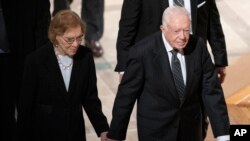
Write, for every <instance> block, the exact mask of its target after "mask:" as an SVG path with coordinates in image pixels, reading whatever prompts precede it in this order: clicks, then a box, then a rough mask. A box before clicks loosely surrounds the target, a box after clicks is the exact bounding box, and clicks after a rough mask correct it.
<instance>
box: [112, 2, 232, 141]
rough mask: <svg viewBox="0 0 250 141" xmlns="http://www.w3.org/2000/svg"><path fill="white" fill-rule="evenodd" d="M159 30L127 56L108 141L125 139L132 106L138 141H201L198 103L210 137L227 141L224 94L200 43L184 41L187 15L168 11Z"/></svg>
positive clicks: (193, 38) (172, 9) (190, 37)
mask: <svg viewBox="0 0 250 141" xmlns="http://www.w3.org/2000/svg"><path fill="white" fill-rule="evenodd" d="M160 29H161V31H162V32H157V33H155V34H153V35H151V36H149V37H147V38H145V39H143V40H141V41H140V42H138V43H136V44H135V46H134V47H133V48H132V49H131V51H130V54H129V61H128V67H127V69H126V72H125V74H124V76H123V79H122V81H121V83H120V85H119V89H118V93H117V96H116V98H115V103H114V107H113V118H112V121H111V125H110V131H109V133H108V138H110V140H113V139H114V140H124V139H125V137H126V130H127V127H128V122H129V117H130V114H131V112H132V109H133V106H134V104H135V102H136V100H137V104H138V105H137V127H138V136H139V140H140V141H201V140H203V137H202V108H201V102H203V103H205V104H204V106H205V109H206V111H207V113H208V116H209V118H210V121H211V126H212V129H213V133H214V137H216V138H217V139H218V140H224V141H225V140H229V118H228V113H227V107H226V103H225V98H224V95H223V90H222V87H221V85H220V83H219V79H218V76H217V73H216V70H215V66H214V64H213V63H212V60H211V58H210V55H209V52H208V50H207V47H206V44H205V42H204V40H203V39H202V38H200V37H198V36H194V35H189V33H190V31H189V30H190V18H189V14H188V11H187V10H186V9H185V8H182V7H177V6H173V7H169V8H167V9H166V11H165V12H164V14H163V21H162V25H161V26H160ZM176 57H177V58H178V59H177V58H176ZM172 59H174V60H172ZM177 60H178V61H177ZM173 61H174V62H173ZM176 61H177V62H179V65H180V68H179V69H178V71H176V68H177V67H176V65H175V62H176ZM176 73H179V74H178V75H175V74H176Z"/></svg>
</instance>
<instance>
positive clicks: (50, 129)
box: [18, 44, 108, 141]
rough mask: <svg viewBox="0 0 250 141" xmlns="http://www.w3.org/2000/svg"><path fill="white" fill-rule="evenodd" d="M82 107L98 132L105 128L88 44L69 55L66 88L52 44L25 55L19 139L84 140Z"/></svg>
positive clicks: (46, 140)
mask: <svg viewBox="0 0 250 141" xmlns="http://www.w3.org/2000/svg"><path fill="white" fill-rule="evenodd" d="M82 107H83V108H84V110H85V111H86V113H87V115H88V117H89V119H90V121H91V123H92V125H93V127H94V129H95V131H96V133H97V135H98V136H99V135H100V133H101V132H103V131H107V130H108V122H107V119H106V117H105V116H104V115H103V113H102V109H101V102H100V100H99V98H98V95H97V87H96V72H95V66H94V61H93V57H92V54H91V51H90V50H89V49H88V48H86V47H83V46H81V47H80V48H79V50H78V51H77V54H75V55H74V57H73V68H72V73H71V79H70V85H69V90H68V91H67V90H66V88H65V85H64V81H63V77H62V74H61V71H60V68H59V65H58V62H57V58H56V56H55V53H54V48H53V46H52V44H49V45H47V46H44V47H43V48H40V49H38V50H37V51H35V52H34V53H32V54H30V55H29V56H28V57H27V61H26V65H25V70H24V77H23V87H22V93H21V96H20V103H19V106H18V113H19V114H18V115H19V116H18V125H19V131H20V139H21V140H31V141H85V140H86V139H85V127H84V119H83V112H82Z"/></svg>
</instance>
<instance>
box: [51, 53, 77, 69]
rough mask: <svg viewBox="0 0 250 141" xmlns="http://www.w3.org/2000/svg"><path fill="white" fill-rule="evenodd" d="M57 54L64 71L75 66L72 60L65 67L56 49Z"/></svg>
mask: <svg viewBox="0 0 250 141" xmlns="http://www.w3.org/2000/svg"><path fill="white" fill-rule="evenodd" d="M55 54H56V58H57V61H58V64H59V65H60V66H61V67H62V69H63V70H70V69H71V68H72V66H73V61H72V60H70V63H69V64H68V65H65V64H64V63H63V60H62V59H61V58H60V56H59V53H58V51H57V50H56V49H55ZM64 62H65V61H64Z"/></svg>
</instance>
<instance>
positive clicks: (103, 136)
mask: <svg viewBox="0 0 250 141" xmlns="http://www.w3.org/2000/svg"><path fill="white" fill-rule="evenodd" d="M107 134H108V132H107V131H106V132H102V133H101V136H100V137H101V141H118V140H113V139H110V138H108V137H107Z"/></svg>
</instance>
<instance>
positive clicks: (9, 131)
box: [0, 54, 20, 141]
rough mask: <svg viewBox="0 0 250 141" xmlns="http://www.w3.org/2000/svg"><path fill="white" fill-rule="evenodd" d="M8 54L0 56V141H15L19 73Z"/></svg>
mask: <svg viewBox="0 0 250 141" xmlns="http://www.w3.org/2000/svg"><path fill="white" fill-rule="evenodd" d="M14 64H15V63H14V61H13V59H12V58H11V56H10V54H0V66H1V69H0V97H1V98H0V104H1V107H0V108H1V109H0V110H1V111H0V113H1V116H0V117H1V120H0V122H1V123H0V128H1V130H0V140H1V141H14V140H16V126H17V124H16V118H15V117H16V113H15V109H16V104H17V96H18V92H19V81H20V79H19V77H18V75H19V72H18V70H17V68H16V67H15V65H14Z"/></svg>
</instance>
